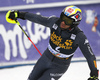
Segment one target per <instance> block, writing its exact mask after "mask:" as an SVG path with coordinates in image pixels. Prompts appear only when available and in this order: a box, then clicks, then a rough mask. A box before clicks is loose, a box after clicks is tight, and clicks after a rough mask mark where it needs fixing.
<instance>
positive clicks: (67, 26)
mask: <svg viewBox="0 0 100 80" xmlns="http://www.w3.org/2000/svg"><path fill="white" fill-rule="evenodd" d="M69 27H70V25H66V24H65V22H64V21H62V22H61V23H60V28H61V29H62V30H65V29H68V28H69Z"/></svg>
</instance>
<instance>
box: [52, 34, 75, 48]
mask: <svg viewBox="0 0 100 80" xmlns="http://www.w3.org/2000/svg"><path fill="white" fill-rule="evenodd" d="M74 37H75V36H74ZM74 37H72V38H73V39H74ZM50 39H51V41H52V42H53V44H55V45H56V46H59V47H60V48H63V49H72V44H73V42H72V40H66V41H65V42H63V43H61V42H62V38H61V36H57V35H56V34H55V32H53V33H52V34H51V36H50Z"/></svg>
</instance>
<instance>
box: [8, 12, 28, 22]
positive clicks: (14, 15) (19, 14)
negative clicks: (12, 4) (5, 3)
mask: <svg viewBox="0 0 100 80" xmlns="http://www.w3.org/2000/svg"><path fill="white" fill-rule="evenodd" d="M26 13H27V12H19V11H11V12H10V15H9V18H10V19H12V20H17V18H20V19H23V20H25V18H24V16H25V14H26Z"/></svg>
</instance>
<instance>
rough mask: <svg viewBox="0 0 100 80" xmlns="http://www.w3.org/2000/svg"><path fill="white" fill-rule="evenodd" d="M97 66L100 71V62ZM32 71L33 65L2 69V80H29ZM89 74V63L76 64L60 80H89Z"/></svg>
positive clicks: (0, 79) (0, 73) (0, 77)
mask: <svg viewBox="0 0 100 80" xmlns="http://www.w3.org/2000/svg"><path fill="white" fill-rule="evenodd" d="M97 64H98V65H97V66H98V69H99V70H100V61H97ZM32 69H33V65H31V66H21V67H15V68H6V69H1V70H0V80H27V77H28V75H29V74H30V72H31V70H32ZM89 73H90V70H89V68H88V65H87V62H74V63H71V65H70V67H69V69H68V70H67V72H66V73H65V74H64V75H63V76H62V77H61V78H60V79H59V80H87V79H88V78H89ZM99 77H100V75H99Z"/></svg>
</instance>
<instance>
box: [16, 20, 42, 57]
mask: <svg viewBox="0 0 100 80" xmlns="http://www.w3.org/2000/svg"><path fill="white" fill-rule="evenodd" d="M15 21H16V24H17V25H18V26H19V27H20V28H21V30H22V31H23V33H24V34H25V35H26V36H27V38H28V39H29V41H30V42H31V43H32V44H33V46H34V47H35V49H36V50H37V51H38V53H39V54H40V55H41V56H42V54H41V53H40V51H39V50H38V48H37V47H36V46H35V44H34V43H33V41H32V40H31V39H30V37H29V36H28V35H27V34H26V32H25V31H24V30H23V28H22V27H21V25H20V23H19V21H18V20H15Z"/></svg>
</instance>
